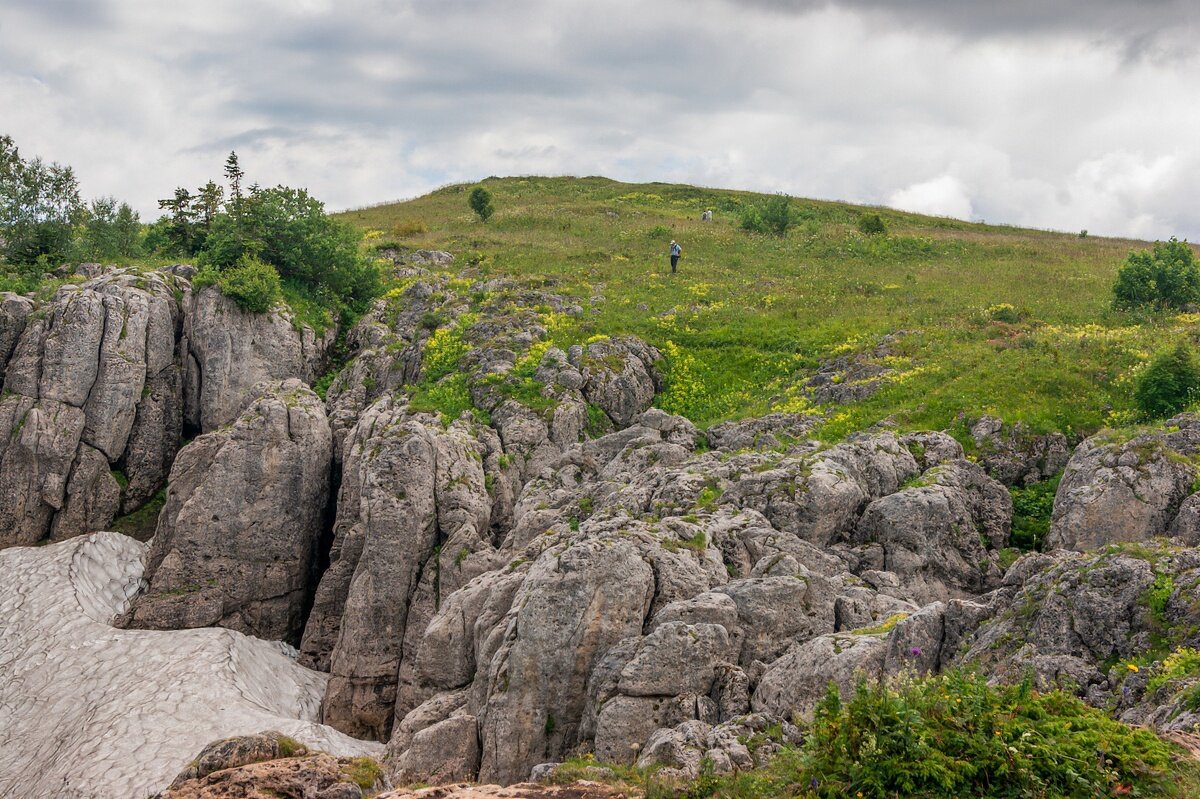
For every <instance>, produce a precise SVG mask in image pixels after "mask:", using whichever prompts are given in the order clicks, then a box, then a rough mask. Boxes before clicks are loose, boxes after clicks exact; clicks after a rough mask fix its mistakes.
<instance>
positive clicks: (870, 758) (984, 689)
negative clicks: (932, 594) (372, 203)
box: [802, 672, 1171, 799]
mask: <svg viewBox="0 0 1200 799" xmlns="http://www.w3.org/2000/svg"><path fill="white" fill-rule="evenodd" d="M1170 763H1171V749H1170V747H1169V746H1168V745H1167V744H1166V743H1164V742H1162V741H1161V740H1159V739H1158V737H1157V736H1155V735H1154V734H1153V733H1151V732H1149V731H1147V730H1141V729H1133V728H1131V727H1128V726H1126V725H1124V724H1121V723H1120V722H1117V721H1114V720H1113V719H1110V718H1109V717H1108V716H1106V715H1104V713H1102V712H1101V711H1099V710H1096V709H1094V708H1090V707H1088V706H1087V705H1085V704H1084V703H1083V702H1081V701H1080V700H1078V699H1076V698H1075V697H1072V696H1069V695H1067V694H1064V693H1061V692H1057V691H1054V692H1050V693H1046V694H1039V693H1037V692H1035V691H1034V690H1033V689H1032V687H1031V683H1030V682H1029V681H1026V682H1024V683H1022V684H1021V685H1015V686H1004V687H999V688H997V687H993V686H990V685H988V684H987V681H986V680H985V679H984V678H983V677H979V676H975V675H969V674H962V673H954V672H951V673H948V674H944V675H942V676H939V677H935V678H930V679H927V680H919V681H915V682H909V683H901V684H900V685H898V686H896V687H894V688H893V687H889V686H886V685H883V684H878V685H875V686H868V685H867V684H866V683H865V682H863V683H860V684H859V685H858V687H857V689H856V690H855V692H854V695H853V696H852V697H851V699H850V700H849V701H848V702H845V703H843V702H842V701H841V699H840V698H839V696H838V692H837V689H836V688H833V687H831V688H830V691H829V693H828V694H827V695H826V696H825V699H824V700H822V702H821V703H820V705H819V706H818V708H817V711H816V716H815V720H814V722H813V727H812V730H811V733H810V736H809V739H808V740H807V742H806V743H805V748H804V755H803V758H802V764H803V770H804V775H805V776H806V777H808V780H807V782H808V784H809V786H810V787H811V788H812V794H813V795H815V796H818V797H822V799H833V797H837V798H838V799H841V797H845V796H862V797H864V799H885V797H894V796H922V797H947V799H948V798H949V797H959V796H979V797H1018V796H1055V797H1071V798H1072V799H1074V798H1075V797H1078V798H1079V799H1084V797H1088V798H1089V799H1090V797H1095V796H1110V795H1112V794H1113V793H1116V792H1122V793H1124V792H1128V791H1130V790H1131V786H1132V785H1143V786H1146V787H1152V786H1154V785H1156V784H1159V783H1161V782H1163V781H1164V777H1165V775H1166V769H1167V767H1168V766H1169V765H1170Z"/></svg>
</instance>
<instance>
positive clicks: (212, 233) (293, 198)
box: [199, 186, 380, 313]
mask: <svg viewBox="0 0 1200 799" xmlns="http://www.w3.org/2000/svg"><path fill="white" fill-rule="evenodd" d="M359 238H360V236H359V233H358V232H357V231H356V230H355V229H354V228H352V227H350V226H349V225H348V224H346V223H344V222H341V221H338V220H335V219H331V218H329V217H328V216H326V215H325V206H324V205H323V204H322V203H321V202H320V201H319V200H317V199H315V198H313V197H310V196H309V194H308V192H306V191H304V190H303V189H291V188H288V187H287V186H276V187H275V188H273V189H263V190H261V191H257V192H255V193H253V194H250V195H249V196H247V197H245V198H243V199H242V200H240V201H239V202H238V203H237V204H236V205H235V206H234V208H233V210H231V211H227V212H222V213H220V214H218V215H217V216H216V217H215V218H214V219H213V221H212V224H211V226H210V228H209V231H208V235H207V238H206V239H205V241H204V249H203V250H202V251H201V252H200V257H199V260H200V262H201V263H202V264H204V265H205V266H209V267H213V268H215V269H219V270H226V269H229V268H231V267H233V266H234V265H235V264H237V263H239V262H240V261H241V259H242V258H243V256H246V255H252V256H255V257H256V258H258V259H260V260H261V261H262V262H263V263H267V264H270V265H271V266H273V267H275V269H276V270H278V272H279V275H280V276H281V277H283V278H284V279H285V280H290V281H295V282H296V283H298V284H301V285H303V286H308V287H310V289H311V293H312V294H315V295H317V296H318V297H319V299H320V300H322V301H323V302H325V303H326V304H328V305H331V306H334V307H337V308H339V309H340V308H341V307H342V306H345V307H347V308H349V309H350V310H352V311H354V312H358V313H361V312H362V311H363V310H365V309H366V307H367V305H369V304H370V301H371V300H372V299H374V297H375V296H376V295H378V294H379V290H380V274H379V269H378V268H377V267H376V266H375V264H374V263H373V262H371V261H369V260H367V259H366V258H364V257H363V255H362V254H361V253H360V252H359V249H358V242H359Z"/></svg>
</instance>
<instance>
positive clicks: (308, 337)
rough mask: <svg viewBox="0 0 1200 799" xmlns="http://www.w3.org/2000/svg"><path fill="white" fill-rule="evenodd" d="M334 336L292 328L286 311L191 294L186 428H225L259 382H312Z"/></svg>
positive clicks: (215, 292)
mask: <svg viewBox="0 0 1200 799" xmlns="http://www.w3.org/2000/svg"><path fill="white" fill-rule="evenodd" d="M336 335H337V331H336V329H334V328H330V329H329V330H326V331H324V332H323V333H316V332H314V331H313V329H312V328H310V327H308V326H306V325H300V324H297V323H296V322H295V320H294V317H293V316H292V312H291V311H290V310H288V309H287V308H286V307H280V308H278V309H276V310H274V311H271V312H269V313H265V314H258V313H251V312H248V311H243V310H242V309H240V308H239V307H238V306H237V303H235V302H234V301H233V300H231V299H230V298H228V297H226V296H225V295H223V294H222V293H221V291H220V289H219V288H217V287H216V286H209V287H206V288H203V289H201V290H199V291H197V292H195V293H194V294H192V296H191V299H190V302H189V306H188V309H187V315H186V322H185V324H184V336H185V337H186V340H187V341H186V344H187V362H186V378H185V382H184V387H185V401H186V408H187V416H186V421H187V423H188V424H189V425H190V426H191V427H192V428H193V429H195V430H197V431H200V432H205V433H207V432H210V431H212V430H215V429H217V428H219V427H221V426H222V425H227V424H230V423H231V422H233V421H234V420H235V419H236V418H237V417H238V415H239V414H240V413H241V412H242V409H243V408H245V407H246V404H247V402H249V401H250V400H251V399H253V396H252V393H253V390H254V387H255V386H257V385H258V384H259V383H262V382H264V381H271V380H283V379H287V378H299V379H301V380H303V381H304V382H306V383H309V384H311V383H313V382H314V381H315V380H316V379H317V377H318V376H319V375H320V374H321V373H322V372H324V371H325V367H326V365H327V364H328V350H329V346H330V345H331V344H332V343H333V341H334V339H335V338H336Z"/></svg>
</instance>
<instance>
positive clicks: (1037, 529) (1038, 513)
mask: <svg viewBox="0 0 1200 799" xmlns="http://www.w3.org/2000/svg"><path fill="white" fill-rule="evenodd" d="M1060 480H1062V475H1058V476H1056V477H1053V478H1051V479H1049V480H1043V481H1042V482H1040V483H1034V484H1033V485H1031V486H1028V487H1027V488H1012V489H1010V490H1011V491H1012V499H1013V520H1012V535H1011V536H1010V538H1009V543H1010V544H1011V545H1012V546H1013V547H1015V548H1017V549H1021V550H1026V551H1029V550H1037V549H1041V547H1042V541H1043V540H1045V538H1046V533H1048V532H1050V514H1051V513H1052V512H1053V510H1054V495H1055V494H1056V493H1057V492H1058V483H1059V481H1060Z"/></svg>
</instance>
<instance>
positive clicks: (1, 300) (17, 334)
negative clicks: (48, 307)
mask: <svg viewBox="0 0 1200 799" xmlns="http://www.w3.org/2000/svg"><path fill="white" fill-rule="evenodd" d="M33 311H34V304H33V300H31V299H29V298H28V297H22V296H21V295H19V294H13V293H12V292H11V291H4V292H0V383H3V382H4V373H5V371H6V370H7V368H8V361H9V359H10V358H12V354H13V351H14V350H16V348H17V342H18V341H20V340H21V334H22V333H24V332H25V324H26V322H27V321H28V320H29V317H30V315H31V314H32V313H33Z"/></svg>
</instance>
